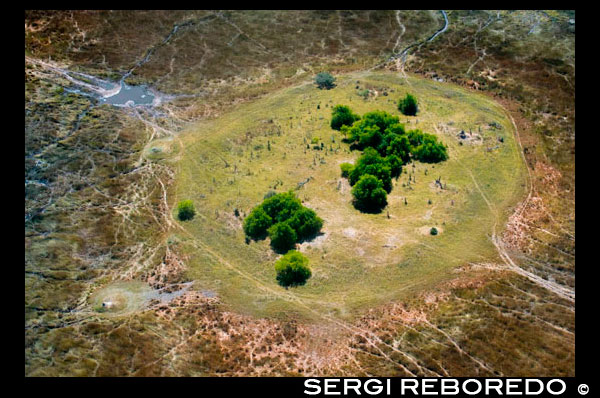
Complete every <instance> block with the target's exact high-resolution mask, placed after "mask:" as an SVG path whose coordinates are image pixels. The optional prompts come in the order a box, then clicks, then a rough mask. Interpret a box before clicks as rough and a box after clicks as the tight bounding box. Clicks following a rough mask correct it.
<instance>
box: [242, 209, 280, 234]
mask: <svg viewBox="0 0 600 398" xmlns="http://www.w3.org/2000/svg"><path fill="white" fill-rule="evenodd" d="M272 224H273V219H272V218H271V217H270V216H269V215H268V214H267V213H266V212H265V211H264V210H263V208H262V207H260V206H259V207H256V208H254V209H253V210H252V211H251V212H250V214H248V216H247V217H246V219H245V220H244V225H243V227H244V232H245V233H246V235H247V236H249V237H251V238H253V239H259V238H262V237H264V236H265V234H266V232H267V229H268V228H269V227H270V226H271V225H272Z"/></svg>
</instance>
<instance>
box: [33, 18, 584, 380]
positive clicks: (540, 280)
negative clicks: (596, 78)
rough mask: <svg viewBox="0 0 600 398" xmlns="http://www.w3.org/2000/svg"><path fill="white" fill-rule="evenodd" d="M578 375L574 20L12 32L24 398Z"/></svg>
mask: <svg viewBox="0 0 600 398" xmlns="http://www.w3.org/2000/svg"><path fill="white" fill-rule="evenodd" d="M574 375H575V12H574V11H557V10H510V11H506V10H484V11H470V10H458V11H457V10H359V11H345V10H333V11H326V10H314V11H311V10H302V11H291V10H283V11H276V10H261V11H259V10H247V11H242V10H232V11H209V10H196V11H175V10H168V11H165V10H163V11H148V10H141V11H132V10H95V11H85V10H74V11H69V10H57V11H52V10H43V11H36V10H28V11H25V376H27V377H44V376H46V377H47V376H50V377H53V376H86V377H96V376H97V377H105V376H134V377H135V376H144V377H146V376H161V377H165V376H178V377H179V376H225V377H232V376H346V377H349V376H353V377H356V376H361V377H388V376H389V377H391V376H411V377H415V376H416V377H464V376H481V377H506V376H519V377H542V376H556V377H572V376H574Z"/></svg>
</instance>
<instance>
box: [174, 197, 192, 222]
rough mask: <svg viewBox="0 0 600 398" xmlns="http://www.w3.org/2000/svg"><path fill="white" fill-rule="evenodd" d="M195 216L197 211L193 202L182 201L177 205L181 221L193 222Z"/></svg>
mask: <svg viewBox="0 0 600 398" xmlns="http://www.w3.org/2000/svg"><path fill="white" fill-rule="evenodd" d="M194 215H196V210H195V209H194V204H193V203H192V201H191V200H182V201H181V202H179V203H178V204H177V217H178V218H179V219H180V220H181V221H186V220H191V219H192V218H194Z"/></svg>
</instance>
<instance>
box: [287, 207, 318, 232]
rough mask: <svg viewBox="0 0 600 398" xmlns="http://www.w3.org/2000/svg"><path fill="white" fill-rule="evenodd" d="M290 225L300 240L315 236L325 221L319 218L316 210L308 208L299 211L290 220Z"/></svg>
mask: <svg viewBox="0 0 600 398" xmlns="http://www.w3.org/2000/svg"><path fill="white" fill-rule="evenodd" d="M288 223H289V225H290V227H292V228H293V229H294V231H295V232H296V235H297V239H298V240H304V239H308V238H311V237H313V236H315V235H316V234H317V233H318V232H319V231H320V230H321V227H322V226H323V220H322V219H321V218H320V217H318V216H317V213H315V211H314V210H312V209H309V208H308V207H302V208H301V209H299V210H297V211H296V212H295V213H294V215H293V216H292V218H290V219H289V220H288Z"/></svg>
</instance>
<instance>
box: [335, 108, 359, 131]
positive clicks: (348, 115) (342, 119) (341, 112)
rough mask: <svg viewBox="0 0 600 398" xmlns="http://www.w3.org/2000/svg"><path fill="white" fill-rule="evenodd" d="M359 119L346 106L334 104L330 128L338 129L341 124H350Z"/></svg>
mask: <svg viewBox="0 0 600 398" xmlns="http://www.w3.org/2000/svg"><path fill="white" fill-rule="evenodd" d="M359 119H360V116H358V115H356V114H354V113H352V111H351V110H350V108H349V107H348V106H345V105H336V106H334V107H333V109H332V111H331V128H332V129H334V130H340V129H341V128H342V126H352V123H354V122H355V121H357V120H359Z"/></svg>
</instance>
